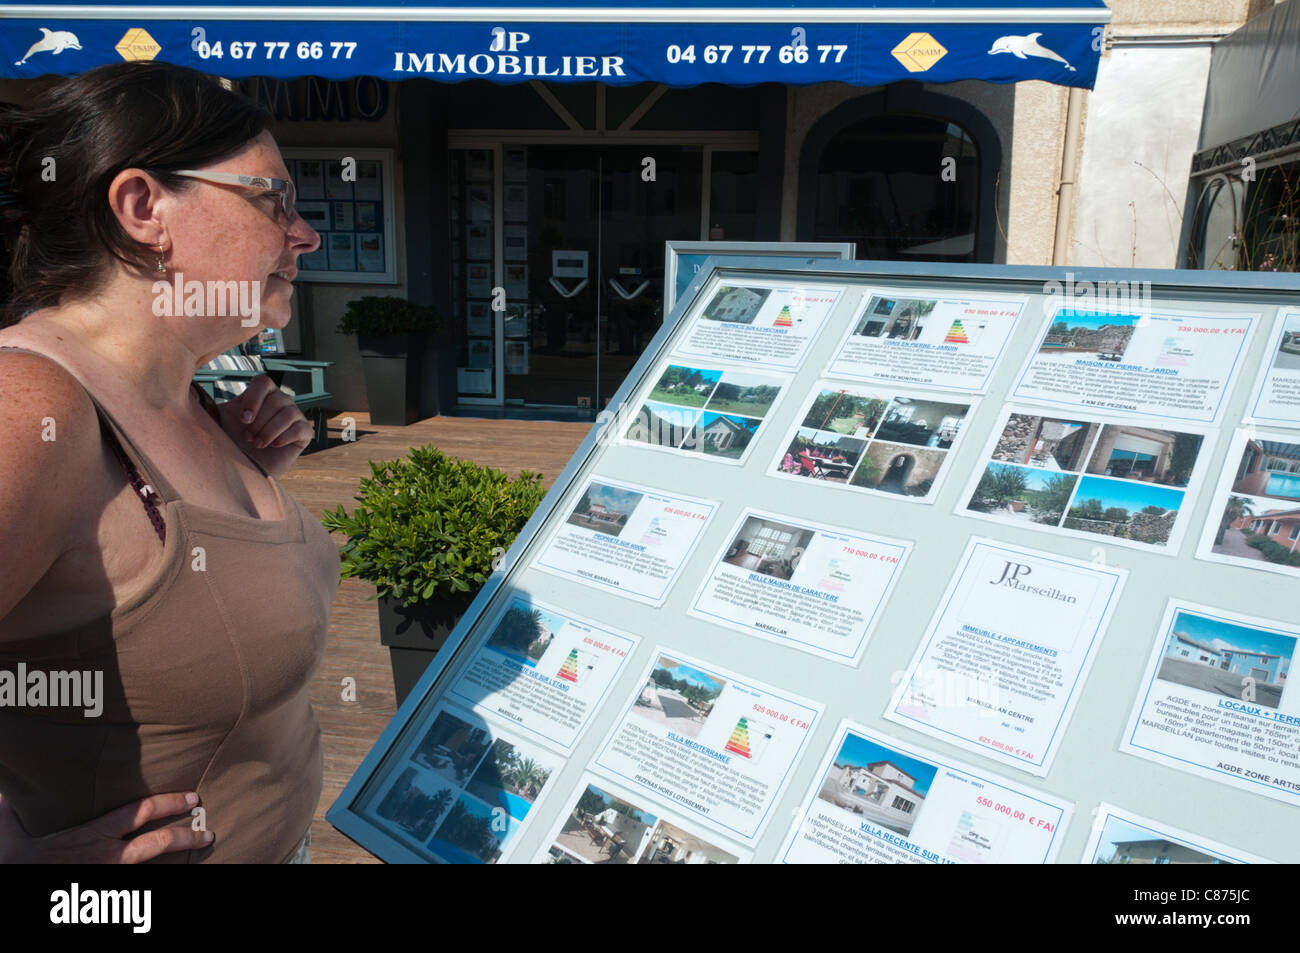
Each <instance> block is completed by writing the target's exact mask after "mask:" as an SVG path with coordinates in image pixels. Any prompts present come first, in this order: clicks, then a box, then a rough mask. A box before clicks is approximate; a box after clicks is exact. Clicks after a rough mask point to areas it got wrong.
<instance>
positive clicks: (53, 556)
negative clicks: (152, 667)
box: [0, 342, 102, 618]
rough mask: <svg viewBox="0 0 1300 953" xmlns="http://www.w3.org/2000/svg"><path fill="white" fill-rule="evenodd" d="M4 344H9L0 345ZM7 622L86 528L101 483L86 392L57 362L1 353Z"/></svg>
mask: <svg viewBox="0 0 1300 953" xmlns="http://www.w3.org/2000/svg"><path fill="white" fill-rule="evenodd" d="M0 343H3V342H0ZM0 419H3V420H4V421H5V431H6V433H5V452H4V453H3V454H0V552H2V553H4V554H5V563H6V570H5V572H3V573H0V618H3V617H4V616H5V615H6V614H7V613H8V612H9V611H10V610H11V609H12V608H13V607H14V606H15V605H16V604H17V603H18V602H19V601H20V600H21V599H22V598H23V596H25V595H26V594H27V593H28V592H29V591H30V590H31V589H32V588H33V587H34V586H35V585H36V583H37V582H39V581H40V579H41V578H42V577H43V576H44V575H45V573H46V572H47V571H48V570H49V567H50V566H51V565H53V563H54V562H55V561H56V560H57V559H58V558H59V557H60V556H61V555H62V554H63V553H65V552H67V551H68V550H69V549H70V548H72V547H73V546H74V545H76V544H77V542H78V541H79V539H80V535H81V533H82V531H83V529H84V514H83V513H82V511H81V506H82V505H83V501H85V500H86V499H88V498H89V496H90V495H93V494H91V491H92V490H93V487H94V486H95V484H96V481H97V480H99V479H100V470H101V469H102V468H101V466H100V462H101V459H102V458H101V449H100V447H101V438H100V431H99V420H98V416H97V415H96V413H95V407H94V404H93V403H92V402H91V400H90V397H89V395H88V394H87V393H86V390H85V388H83V387H82V386H81V384H80V383H79V382H78V381H77V379H76V378H75V377H73V376H72V374H71V373H70V372H69V371H67V370H65V369H64V368H63V367H61V366H60V365H58V364H57V363H55V362H53V361H51V360H49V359H46V358H44V357H39V356H37V355H34V354H27V353H24V352H21V351H5V350H0Z"/></svg>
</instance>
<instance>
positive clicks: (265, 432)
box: [217, 374, 314, 477]
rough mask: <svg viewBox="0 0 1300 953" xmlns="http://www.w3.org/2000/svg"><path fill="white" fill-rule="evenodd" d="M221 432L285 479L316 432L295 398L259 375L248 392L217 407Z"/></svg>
mask: <svg viewBox="0 0 1300 953" xmlns="http://www.w3.org/2000/svg"><path fill="white" fill-rule="evenodd" d="M217 411H218V412H219V413H220V414H221V429H222V430H224V431H225V432H226V433H227V434H228V435H229V437H230V439H231V440H233V441H235V443H237V444H239V446H241V447H243V448H244V452H245V453H247V454H248V455H249V456H250V457H252V458H253V459H254V460H256V461H257V462H258V463H260V464H261V465H262V469H263V470H265V471H266V472H267V473H269V474H271V476H273V477H279V476H282V475H283V474H284V473H286V472H287V471H288V469H289V467H291V466H293V462H294V461H295V460H297V459H298V455H299V454H301V453H302V452H303V450H305V449H306V447H307V445H308V444H309V443H311V440H312V436H313V435H314V429H313V427H312V425H311V421H309V420H308V419H307V418H306V417H304V416H303V414H302V411H300V410H299V409H298V407H297V405H295V404H294V402H293V398H292V397H290V396H289V395H287V394H286V393H285V392H284V391H282V390H280V388H278V387H276V386H275V383H274V382H273V381H272V380H271V378H269V377H267V376H266V375H265V374H259V375H258V376H257V377H254V378H253V379H252V380H251V381H249V382H248V386H247V387H245V388H244V392H243V393H242V394H240V395H239V396H238V397H236V398H234V399H233V400H228V401H226V402H225V403H222V404H218V405H217Z"/></svg>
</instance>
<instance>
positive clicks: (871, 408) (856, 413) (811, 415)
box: [803, 390, 889, 440]
mask: <svg viewBox="0 0 1300 953" xmlns="http://www.w3.org/2000/svg"><path fill="white" fill-rule="evenodd" d="M888 406H889V398H888V397H882V396H876V395H873V394H869V393H862V392H854V391H850V390H823V391H821V392H820V393H819V394H818V395H817V396H816V398H814V399H813V402H812V405H811V406H810V407H809V408H808V412H807V413H806V414H804V418H803V426H805V427H808V428H810V429H812V430H828V431H830V432H831V433H838V434H845V435H846V436H850V437H858V438H859V439H863V440H869V439H870V438H872V437H874V436H875V435H876V427H877V426H878V425H879V424H880V419H881V417H883V416H884V413H885V408H886V407H888Z"/></svg>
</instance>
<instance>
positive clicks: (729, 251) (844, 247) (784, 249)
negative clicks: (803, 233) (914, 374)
mask: <svg viewBox="0 0 1300 953" xmlns="http://www.w3.org/2000/svg"><path fill="white" fill-rule="evenodd" d="M857 253H858V246H857V243H856V242H728V241H710V242H664V324H667V323H668V316H669V315H670V314H672V312H673V309H674V308H675V306H676V305H677V271H678V269H679V268H680V267H681V259H682V256H684V255H691V256H703V257H704V261H702V262H700V270H699V273H700V274H704V273H706V272H707V271H708V268H707V265H708V259H709V258H712V257H716V258H718V259H719V261H718V262H717V264H722V261H723V260H724V259H725V260H726V261H729V262H730V261H747V260H750V259H752V258H754V257H755V256H758V255H770V256H772V257H773V258H789V257H791V256H794V255H802V256H806V257H807V258H810V259H811V258H816V259H819V260H820V259H828V260H832V261H853V259H854V257H855V256H856V255H857ZM688 287H689V285H688Z"/></svg>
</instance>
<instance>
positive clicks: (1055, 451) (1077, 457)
mask: <svg viewBox="0 0 1300 953" xmlns="http://www.w3.org/2000/svg"><path fill="white" fill-rule="evenodd" d="M1096 432H1097V424H1094V423H1088V422H1087V421H1083V420H1062V419H1060V418H1058V417H1036V416H1033V415H1031V414H1011V415H1010V416H1009V417H1007V423H1006V426H1004V427H1003V428H1002V433H1001V434H1000V435H999V437H998V442H997V444H996V446H995V447H994V449H993V459H994V460H998V461H1001V462H1003V463H1018V464H1022V465H1024V466H1030V467H1038V468H1040V469H1043V470H1069V471H1078V470H1081V469H1082V468H1083V461H1084V459H1085V458H1086V456H1087V453H1088V448H1089V447H1090V446H1091V445H1092V437H1093V434H1095V433H1096Z"/></svg>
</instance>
